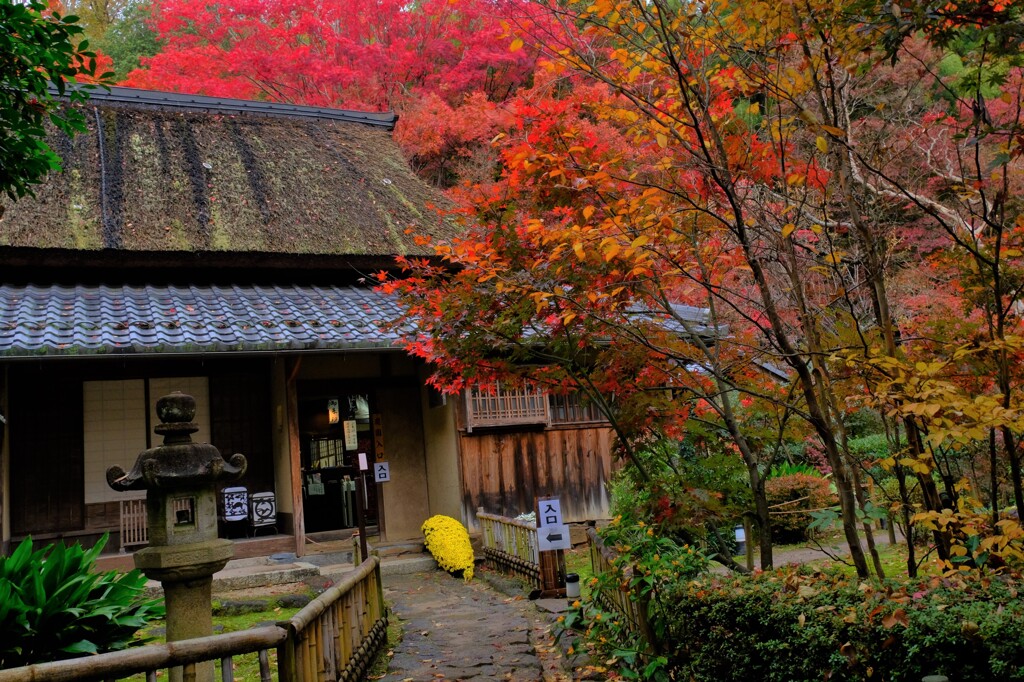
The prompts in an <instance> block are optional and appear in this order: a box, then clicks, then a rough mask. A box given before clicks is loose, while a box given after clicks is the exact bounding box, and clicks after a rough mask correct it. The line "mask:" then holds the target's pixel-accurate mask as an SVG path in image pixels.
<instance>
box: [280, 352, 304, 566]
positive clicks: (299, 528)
mask: <svg viewBox="0 0 1024 682" xmlns="http://www.w3.org/2000/svg"><path fill="white" fill-rule="evenodd" d="M301 364H302V358H301V357H298V358H289V359H288V364H287V365H286V366H285V371H286V372H287V374H288V379H287V381H286V382H285V388H284V390H285V399H286V401H287V404H288V456H289V459H290V463H291V479H292V532H293V533H294V534H295V554H296V556H302V555H304V554H305V553H306V518H305V514H304V513H303V508H302V449H301V446H300V445H299V396H298V390H297V389H296V383H297V381H296V377H297V376H298V374H299V366H300V365H301Z"/></svg>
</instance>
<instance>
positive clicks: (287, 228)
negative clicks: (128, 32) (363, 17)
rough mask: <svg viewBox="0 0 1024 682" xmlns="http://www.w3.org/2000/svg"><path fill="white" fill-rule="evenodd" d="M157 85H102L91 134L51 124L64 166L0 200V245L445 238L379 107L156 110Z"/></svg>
mask: <svg viewBox="0 0 1024 682" xmlns="http://www.w3.org/2000/svg"><path fill="white" fill-rule="evenodd" d="M115 91H116V92H119V93H122V94H123V93H124V91H125V89H123V88H115ZM161 94H162V93H149V94H148V95H147V97H148V99H149V100H150V101H149V102H148V103H147V104H146V105H141V104H132V103H125V102H123V101H120V100H118V99H116V98H114V97H112V96H110V95H106V96H105V95H104V93H100V94H99V95H97V96H95V97H94V99H93V100H92V101H90V102H89V104H88V105H86V114H87V119H88V121H89V129H88V131H87V132H85V133H81V134H79V135H77V136H76V137H74V138H73V139H68V138H67V137H66V136H64V135H63V134H61V133H59V132H57V131H54V132H53V133H52V134H51V137H50V144H51V147H52V148H53V149H54V150H55V151H56V152H57V153H58V154H59V155H60V156H61V157H62V159H63V161H64V169H63V171H62V172H60V173H52V174H51V175H50V176H49V178H48V179H47V180H46V182H45V183H44V184H42V185H40V186H38V187H37V189H36V192H35V193H36V197H35V198H34V199H33V198H26V199H22V200H20V201H18V202H15V203H12V202H10V201H9V200H8V199H6V198H5V199H3V201H4V204H5V206H6V212H5V213H4V214H3V217H2V218H0V248H2V247H12V248H19V247H22V248H32V249H37V248H43V249H62V250H71V251H79V252H81V251H86V252H89V251H98V250H110V249H112V250H117V251H120V252H129V253H135V254H141V253H145V252H162V253H168V252H169V253H182V254H186V253H193V254H201V253H220V254H224V255H227V254H231V253H239V254H242V253H245V254H254V253H257V254H258V253H263V254H282V255H285V254H289V255H290V254H309V255H327V256H391V255H396V254H417V253H423V252H424V248H423V247H422V246H417V245H416V243H415V241H414V239H413V235H412V234H407V233H406V230H407V228H409V227H412V228H414V230H415V232H417V233H421V234H432V235H436V236H451V234H452V231H453V227H452V226H451V224H450V223H448V222H446V221H443V220H442V219H441V218H439V217H438V214H437V212H436V211H435V210H433V209H432V208H431V207H430V206H431V204H435V205H436V204H443V202H444V199H443V197H442V196H441V195H440V194H439V192H437V191H436V190H434V189H432V188H431V187H429V186H428V185H427V184H425V183H424V182H423V181H421V180H420V179H419V178H418V177H416V175H415V174H414V173H413V172H412V170H411V169H410V168H409V166H408V164H407V163H406V162H405V160H404V158H403V157H402V155H401V153H400V152H399V149H398V147H397V145H396V144H395V143H394V142H393V140H392V139H391V133H390V126H389V125H387V122H385V123H384V124H381V123H380V120H381V119H380V117H379V116H378V117H377V120H378V122H377V123H376V124H373V123H371V124H365V123H357V122H348V121H345V120H338V117H337V116H334V117H331V116H324V115H319V116H318V115H316V110H308V111H305V112H304V113H303V114H302V115H293V114H289V113H288V112H287V111H286V108H284V107H282V108H281V110H280V111H277V112H276V113H275V112H274V111H271V112H270V113H269V114H268V113H267V105H266V104H265V103H259V105H258V107H259V110H256V106H257V105H256V103H253V111H247V109H246V106H245V103H243V104H242V105H241V106H239V105H238V104H237V101H236V103H235V104H234V105H233V106H232V107H226V106H225V107H223V108H218V106H216V104H217V102H218V101H217V100H213V99H212V98H206V100H207V101H206V103H205V105H204V106H203V107H201V108H200V107H193V108H189V107H187V106H184V107H183V106H181V100H180V96H175V95H170V94H166V95H165V98H166V99H165V103H166V104H167V106H160V96H161ZM122 99H123V98H122ZM154 100H155V101H156V105H154V104H153V101H154ZM211 103H212V104H211ZM271 108H273V107H271ZM321 111H322V110H321ZM311 112H312V113H311ZM108 252H109V251H108ZM126 255H127V254H126Z"/></svg>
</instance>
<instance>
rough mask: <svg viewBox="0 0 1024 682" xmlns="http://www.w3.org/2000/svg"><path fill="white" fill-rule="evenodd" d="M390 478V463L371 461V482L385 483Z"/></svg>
mask: <svg viewBox="0 0 1024 682" xmlns="http://www.w3.org/2000/svg"><path fill="white" fill-rule="evenodd" d="M390 480H391V465H390V464H388V463H387V462H374V463H373V482H374V483H387V482H388V481H390Z"/></svg>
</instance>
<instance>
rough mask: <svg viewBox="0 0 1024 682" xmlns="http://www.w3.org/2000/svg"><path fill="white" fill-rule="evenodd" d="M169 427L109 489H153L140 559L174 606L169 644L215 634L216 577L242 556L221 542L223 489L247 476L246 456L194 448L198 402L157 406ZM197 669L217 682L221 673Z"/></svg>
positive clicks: (179, 397)
mask: <svg viewBox="0 0 1024 682" xmlns="http://www.w3.org/2000/svg"><path fill="white" fill-rule="evenodd" d="M156 414H157V417H158V418H159V419H160V421H161V423H160V424H159V425H157V426H156V427H155V428H154V429H153V431H154V432H155V433H157V434H159V435H162V436H163V437H164V443H163V445H161V446H159V447H155V448H150V449H148V450H145V451H143V452H141V453H140V454H139V457H138V459H137V460H136V461H135V466H134V467H132V470H131V471H129V472H128V473H125V472H124V470H123V469H122V468H121V467H111V468H110V469H108V470H107V484H108V485H110V487H111V488H113V489H114V490H118V491H121V492H124V491H128V490H145V491H146V513H147V519H148V522H149V546H148V547H145V548H144V549H141V550H139V551H138V552H136V553H135V566H136V567H137V568H139V569H141V570H142V572H143V573H145V574H146V576H147V577H148V578H150V579H153V580H159V581H160V582H161V583H162V584H163V588H164V601H165V604H166V607H167V641H176V640H181V639H191V638H194V637H205V636H207V635H211V634H213V616H212V608H211V606H212V605H211V587H212V585H213V574H214V573H216V572H217V571H219V570H220V569H222V568H224V565H225V564H227V562H228V560H229V559H230V558H231V557H232V555H233V554H234V548H233V546H232V543H231V541H230V540H226V539H221V538H218V537H217V483H218V482H221V481H224V482H226V481H234V480H237V479H238V478H241V476H242V475H243V474H244V473H245V468H246V462H245V457H244V456H243V455H239V454H235V455H232V456H231V458H230V459H229V460H228V461H226V462H225V461H224V459H223V458H222V457H221V455H220V452H219V451H218V450H217V448H215V447H213V446H212V445H210V444H208V443H193V442H192V434H193V433H195V432H196V431H198V430H199V427H198V426H196V424H195V423H194V422H193V421H192V420H193V419H194V418H195V415H196V401H195V398H193V397H192V396H190V395H185V394H184V393H177V392H176V393H172V394H171V395H167V396H164V397H162V398H160V399H159V400H158V401H157V403H156ZM204 668H208V670H197V671H196V672H197V674H198V675H199V678H198V679H200V680H202V679H208V680H212V679H213V667H212V665H210V666H204Z"/></svg>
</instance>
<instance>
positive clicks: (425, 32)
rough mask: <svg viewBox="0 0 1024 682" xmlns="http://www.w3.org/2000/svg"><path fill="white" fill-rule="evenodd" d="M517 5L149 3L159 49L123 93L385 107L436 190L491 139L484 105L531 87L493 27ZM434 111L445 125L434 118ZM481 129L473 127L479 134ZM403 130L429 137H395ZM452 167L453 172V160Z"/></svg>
mask: <svg viewBox="0 0 1024 682" xmlns="http://www.w3.org/2000/svg"><path fill="white" fill-rule="evenodd" d="M525 5H526V3H525V0H498V1H497V2H490V1H486V0H456V1H454V2H452V1H450V0H425V1H424V2H420V3H413V4H412V5H410V4H409V3H406V2H401V1H400V0H384V1H377V0H373V1H370V0H346V1H345V2H333V1H331V2H328V1H326V0H316V1H315V2H312V3H311V2H307V1H304V0H303V1H300V0H269V1H267V0H240V1H238V2H231V3H210V2H205V1H204V0H155V1H154V3H153V13H152V17H153V18H152V20H151V25H152V26H153V27H154V28H155V30H156V35H157V39H158V41H159V42H160V43H161V45H162V47H161V49H160V51H159V53H157V54H155V55H154V56H152V57H143V58H142V59H141V61H142V68H140V69H138V70H136V71H133V72H131V73H130V74H128V77H127V78H126V80H125V81H124V84H125V85H129V86H134V87H142V88H153V89H163V90H176V91H182V92H194V93H201V94H209V95H220V96H225V97H243V98H253V99H268V100H271V101H282V102H294V103H298V104H310V105H317V106H333V107H349V108H356V109H371V110H379V109H394V110H396V111H398V112H399V114H400V115H401V117H402V118H400V121H399V135H398V140H399V141H400V143H401V144H402V145H403V147H404V148H405V149H406V151H407V153H408V154H409V155H410V156H411V157H414V159H415V161H416V163H417V165H418V166H420V167H421V168H422V169H423V171H424V173H425V174H427V175H428V176H430V177H431V178H432V179H435V180H436V181H437V182H439V183H440V184H444V185H450V184H454V183H456V182H457V180H458V174H457V172H456V170H455V166H457V165H459V164H469V165H472V158H473V156H474V154H475V152H476V151H477V150H478V149H479V148H480V147H481V146H482V145H481V143H482V142H486V141H487V140H489V139H490V137H489V136H488V133H489V131H490V130H491V126H490V125H489V123H488V122H487V120H488V116H489V109H490V108H491V106H492V103H494V102H497V101H501V100H503V99H505V98H507V97H508V96H509V95H510V94H511V93H513V92H514V91H515V90H516V89H517V88H519V87H522V86H523V85H525V84H528V83H529V80H530V78H531V76H532V72H533V68H534V57H533V56H532V54H531V53H529V52H528V51H519V52H516V53H513V52H510V51H509V49H508V47H509V44H510V42H511V39H510V38H507V37H504V36H503V34H504V29H503V28H502V17H503V16H504V15H506V14H507V13H510V12H512V11H513V10H512V8H514V7H516V6H520V7H521V9H519V10H517V12H522V11H525V10H524V9H522V7H525ZM439 113H444V115H443V116H441V115H438V114H439ZM479 123H482V125H477V124H479ZM406 127H409V128H410V129H413V130H417V131H423V130H429V131H430V132H431V134H430V135H428V136H421V135H418V134H403V133H402V131H403V129H405V128H406ZM455 158H458V159H459V160H458V163H454V162H453V159H455Z"/></svg>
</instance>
